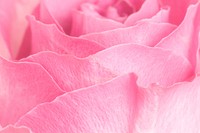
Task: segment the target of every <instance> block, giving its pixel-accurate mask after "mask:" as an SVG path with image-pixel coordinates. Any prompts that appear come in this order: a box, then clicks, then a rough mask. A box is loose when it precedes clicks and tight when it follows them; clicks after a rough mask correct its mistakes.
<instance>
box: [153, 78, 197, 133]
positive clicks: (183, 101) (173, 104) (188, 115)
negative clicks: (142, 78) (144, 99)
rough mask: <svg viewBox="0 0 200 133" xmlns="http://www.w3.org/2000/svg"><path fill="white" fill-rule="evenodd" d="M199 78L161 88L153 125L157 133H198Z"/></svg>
mask: <svg viewBox="0 0 200 133" xmlns="http://www.w3.org/2000/svg"><path fill="white" fill-rule="evenodd" d="M199 101H200V77H196V78H195V79H194V81H192V82H188V83H181V84H177V85H174V86H172V87H170V88H163V93H162V94H160V97H159V104H158V107H157V108H156V110H157V119H156V121H155V123H154V126H155V130H154V132H157V133H161V132H162V133H198V132H200V127H199V124H200V119H199V118H200V103H199Z"/></svg>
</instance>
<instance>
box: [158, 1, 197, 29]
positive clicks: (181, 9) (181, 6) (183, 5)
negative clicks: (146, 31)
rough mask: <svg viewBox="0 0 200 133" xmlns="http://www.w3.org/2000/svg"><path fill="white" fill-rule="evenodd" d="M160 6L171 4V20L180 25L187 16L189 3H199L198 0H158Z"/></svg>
mask: <svg viewBox="0 0 200 133" xmlns="http://www.w3.org/2000/svg"><path fill="white" fill-rule="evenodd" d="M157 1H158V2H159V4H160V6H169V7H170V9H171V11H170V16H169V22H170V23H173V24H176V25H179V24H180V23H181V22H182V20H183V19H184V17H185V13H186V11H187V8H188V6H189V5H191V4H194V3H197V2H198V0H182V1H180V0H157Z"/></svg>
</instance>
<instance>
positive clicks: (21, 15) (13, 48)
mask: <svg viewBox="0 0 200 133" xmlns="http://www.w3.org/2000/svg"><path fill="white" fill-rule="evenodd" d="M38 2H39V0H1V1H0V12H1V13H0V18H1V20H0V28H2V29H3V32H4V33H3V38H4V41H5V42H6V44H7V45H8V48H9V49H10V52H11V54H12V58H13V59H15V58H16V56H17V53H18V50H19V48H20V46H21V43H22V41H23V36H24V33H25V31H26V28H27V21H26V19H25V16H26V15H27V14H31V12H32V11H33V9H34V8H35V7H36V5H37V4H38ZM16 33H17V34H16Z"/></svg>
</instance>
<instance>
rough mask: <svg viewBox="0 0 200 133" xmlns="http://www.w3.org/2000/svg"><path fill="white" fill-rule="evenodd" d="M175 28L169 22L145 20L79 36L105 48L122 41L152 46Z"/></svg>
mask: <svg viewBox="0 0 200 133" xmlns="http://www.w3.org/2000/svg"><path fill="white" fill-rule="evenodd" d="M175 28H176V26H174V25H171V24H167V23H155V22H151V20H150V21H148V20H146V21H142V22H140V23H138V24H137V25H135V26H131V27H127V28H119V29H115V30H110V31H105V32H100V33H93V34H88V35H83V36H81V38H86V39H89V40H92V41H95V42H98V43H100V44H101V45H102V46H103V47H105V48H108V47H111V46H114V45H118V44H123V43H133V44H139V45H146V46H154V45H156V44H157V43H158V42H159V41H160V40H161V39H162V38H163V37H165V36H167V35H168V34H169V33H171V32H172V31H173V30H174V29H175Z"/></svg>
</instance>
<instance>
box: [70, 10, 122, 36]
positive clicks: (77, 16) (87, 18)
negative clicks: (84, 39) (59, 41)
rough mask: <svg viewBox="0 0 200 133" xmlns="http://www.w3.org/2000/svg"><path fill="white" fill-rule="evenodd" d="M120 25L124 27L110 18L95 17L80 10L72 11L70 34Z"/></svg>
mask: <svg viewBox="0 0 200 133" xmlns="http://www.w3.org/2000/svg"><path fill="white" fill-rule="evenodd" d="M122 27H125V25H123V24H122V23H120V22H117V21H114V20H112V19H107V18H103V17H97V16H94V15H91V14H89V13H84V12H80V11H74V13H73V21H72V31H71V35H73V36H80V35H84V34H89V33H94V32H101V31H106V30H112V29H116V28H122Z"/></svg>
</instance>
